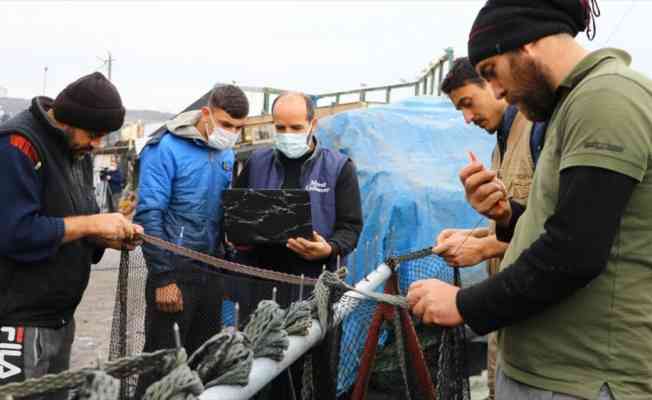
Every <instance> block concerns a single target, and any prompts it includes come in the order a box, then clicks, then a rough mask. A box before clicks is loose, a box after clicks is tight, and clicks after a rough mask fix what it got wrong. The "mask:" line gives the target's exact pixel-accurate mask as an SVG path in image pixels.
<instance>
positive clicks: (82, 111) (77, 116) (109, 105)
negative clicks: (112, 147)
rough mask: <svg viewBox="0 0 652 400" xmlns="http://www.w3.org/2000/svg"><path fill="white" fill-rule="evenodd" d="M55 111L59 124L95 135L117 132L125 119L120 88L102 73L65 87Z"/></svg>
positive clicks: (55, 101)
mask: <svg viewBox="0 0 652 400" xmlns="http://www.w3.org/2000/svg"><path fill="white" fill-rule="evenodd" d="M53 109H54V117H55V118H56V119H57V121H59V122H63V123H65V124H68V125H70V126H74V127H76V128H81V129H85V130H88V131H93V132H111V131H116V130H118V129H120V128H121V127H122V124H123V122H124V118H125V108H124V106H123V105H122V99H121V98H120V94H119V93H118V89H116V87H115V86H114V85H113V84H112V83H111V82H110V81H109V80H108V79H106V78H105V77H104V75H102V74H101V73H99V72H94V73H92V74H90V75H86V76H83V77H81V78H79V79H77V80H76V81H75V82H73V83H71V84H70V85H68V86H66V88H65V89H63V91H62V92H61V93H59V95H58V96H57V98H56V99H55V100H54V104H53Z"/></svg>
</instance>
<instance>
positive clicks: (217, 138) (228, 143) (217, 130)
mask: <svg viewBox="0 0 652 400" xmlns="http://www.w3.org/2000/svg"><path fill="white" fill-rule="evenodd" d="M208 114H209V116H210V119H211V122H212V123H213V130H212V131H211V132H209V131H208V123H206V132H207V133H208V145H209V146H210V147H212V148H214V149H217V150H224V149H230V148H231V147H233V146H235V143H236V142H237V141H238V138H239V137H240V134H239V133H233V132H229V131H227V130H226V129H224V128H222V127H221V126H219V125H218V124H216V123H215V120H214V119H213V113H212V112H211V109H210V107H209V108H208Z"/></svg>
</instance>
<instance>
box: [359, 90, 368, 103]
mask: <svg viewBox="0 0 652 400" xmlns="http://www.w3.org/2000/svg"><path fill="white" fill-rule="evenodd" d="M366 94H367V91H366V90H361V91H360V101H362V102H364V101H365V98H366Z"/></svg>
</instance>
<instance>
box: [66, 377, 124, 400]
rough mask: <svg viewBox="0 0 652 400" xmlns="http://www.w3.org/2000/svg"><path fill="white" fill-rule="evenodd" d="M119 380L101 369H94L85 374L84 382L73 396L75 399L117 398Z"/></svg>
mask: <svg viewBox="0 0 652 400" xmlns="http://www.w3.org/2000/svg"><path fill="white" fill-rule="evenodd" d="M119 395H120V381H119V380H117V379H115V378H113V377H111V376H109V375H107V374H106V373H104V372H103V371H94V372H91V373H89V374H88V375H86V382H84V384H83V385H82V386H81V388H80V389H79V392H78V393H77V395H76V396H75V397H74V399H75V400H118V397H119Z"/></svg>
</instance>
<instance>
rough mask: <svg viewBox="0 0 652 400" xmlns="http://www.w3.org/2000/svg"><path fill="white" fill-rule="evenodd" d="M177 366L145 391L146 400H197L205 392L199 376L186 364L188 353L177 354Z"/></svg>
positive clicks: (182, 351)
mask: <svg viewBox="0 0 652 400" xmlns="http://www.w3.org/2000/svg"><path fill="white" fill-rule="evenodd" d="M176 362H177V366H176V367H175V368H174V369H173V370H172V371H170V372H169V373H168V374H167V375H165V376H164V377H163V379H161V380H160V381H158V382H155V383H153V384H152V385H151V386H150V387H148V388H147V391H145V395H144V396H143V399H144V400H195V399H198V398H199V395H201V394H202V392H203V391H204V385H202V383H201V379H199V375H197V373H196V372H194V371H192V370H191V369H190V367H189V366H188V364H187V363H186V352H185V350H180V351H179V352H178V353H177V360H176Z"/></svg>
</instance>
